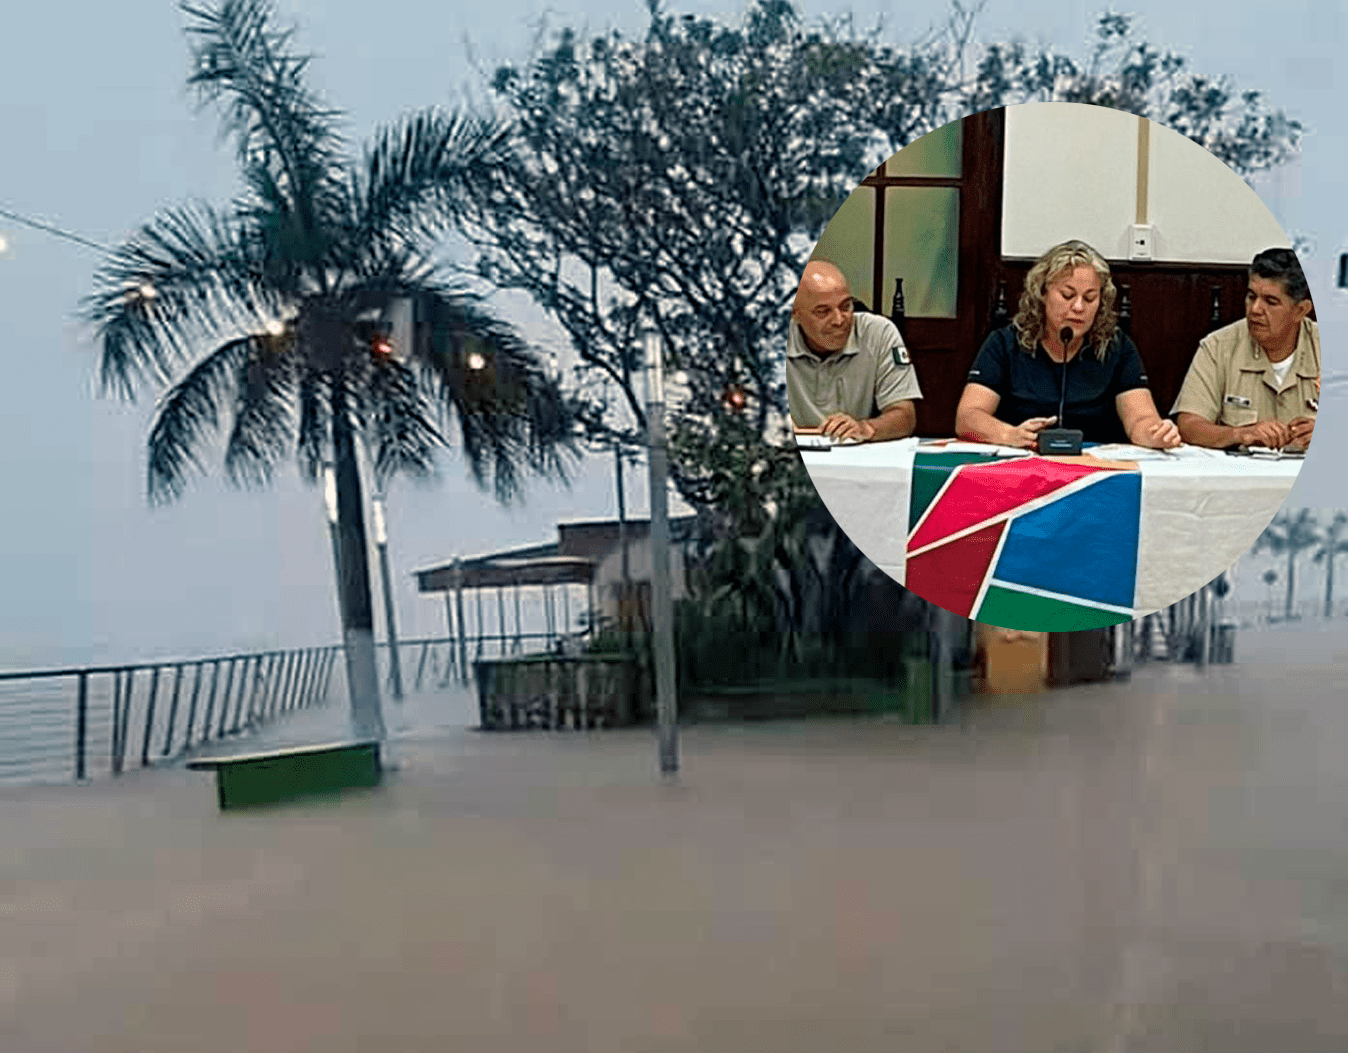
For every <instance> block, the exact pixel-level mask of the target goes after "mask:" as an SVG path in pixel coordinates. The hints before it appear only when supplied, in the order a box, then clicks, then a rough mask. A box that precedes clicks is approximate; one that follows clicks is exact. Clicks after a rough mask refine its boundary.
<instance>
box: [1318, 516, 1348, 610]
mask: <svg viewBox="0 0 1348 1053" xmlns="http://www.w3.org/2000/svg"><path fill="white" fill-rule="evenodd" d="M1345 526H1348V512H1343V511H1340V512H1335V513H1334V520H1333V522H1331V523H1330V524H1329V525H1328V526H1327V527H1325V532H1324V533H1323V534H1322V535H1321V536H1320V537H1319V538H1318V541H1319V543H1320V546H1319V548H1317V549H1316V550H1315V562H1316V563H1324V565H1325V617H1326V618H1332V617H1334V560H1335V558H1336V557H1337V556H1340V555H1342V554H1343V553H1345V552H1348V537H1344V536H1343V528H1344V527H1345Z"/></svg>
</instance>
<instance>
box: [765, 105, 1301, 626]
mask: <svg viewBox="0 0 1348 1053" xmlns="http://www.w3.org/2000/svg"><path fill="white" fill-rule="evenodd" d="M1290 246H1291V243H1290V241H1289V239H1288V238H1287V236H1286V235H1285V234H1284V233H1283V231H1282V229H1281V228H1280V227H1279V226H1278V224H1277V221H1276V220H1275V219H1274V218H1273V216H1272V214H1271V213H1270V212H1269V210H1268V209H1267V208H1266V207H1265V206H1264V204H1263V203H1262V202H1261V201H1260V200H1259V198H1258V196H1257V195H1256V194H1255V193H1254V191H1253V190H1251V189H1250V188H1249V187H1248V186H1247V185H1246V184H1245V182H1244V181H1243V180H1242V179H1241V178H1240V177H1239V176H1237V175H1236V174H1235V173H1234V172H1232V171H1231V169H1230V168H1228V167H1227V166H1226V165H1225V164H1223V163H1222V162H1221V161H1219V160H1218V159H1217V158H1216V157H1214V156H1213V155H1212V154H1210V153H1208V152H1207V151H1206V150H1204V149H1203V148H1202V147H1201V146H1199V145H1197V144H1195V143H1194V142H1192V141H1191V140H1189V139H1187V138H1185V137H1184V136H1182V135H1180V134H1178V133H1176V132H1174V131H1171V130H1169V129H1167V128H1165V127H1163V126H1161V125H1158V124H1156V123H1154V122H1152V121H1150V120H1147V119H1146V118H1142V117H1137V116H1135V115H1133V114H1128V113H1124V112H1122V111H1118V110H1111V109H1106V108H1103V107H1096V106H1084V105H1077V104H1072V103H1032V104H1026V105H1022V106H1013V107H1008V108H1006V109H1001V110H990V111H988V112H985V113H980V114H975V115H973V116H971V117H966V118H964V119H963V120H961V121H956V122H954V123H952V124H948V125H946V126H945V127H943V128H940V129H938V130H937V131H935V132H932V133H931V134H929V135H926V136H924V137H923V138H921V139H919V140H917V141H916V142H914V143H912V144H910V145H909V146H907V147H905V148H904V149H903V150H901V151H900V152H899V153H897V154H895V155H894V156H893V157H891V158H890V159H889V160H888V161H886V162H885V163H884V164H882V165H881V166H880V167H879V168H878V169H876V171H875V172H874V173H872V174H871V175H870V176H868V177H867V178H866V179H865V180H864V181H863V182H862V183H861V185H860V186H859V187H857V189H856V190H855V191H854V192H853V193H852V194H851V195H850V196H849V197H848V199H847V200H846V202H845V203H844V204H843V206H842V208H840V209H839V210H838V213H837V214H836V215H835V216H834V217H833V219H832V221H831V222H830V223H829V225H828V227H827V229H826V230H825V231H824V233H823V236H822V237H821V238H820V239H819V243H818V244H817V245H816V247H815V250H814V253H813V254H812V256H811V260H810V263H809V264H808V266H807V267H806V269H805V273H804V275H803V276H802V278H801V283H800V287H799V290H798V291H797V294H796V298H795V302H794V304H793V306H792V323H791V326H790V335H789V338H788V344H787V351H786V379H787V393H788V399H789V403H790V408H791V418H792V424H793V426H794V428H795V432H796V441H797V443H798V444H799V446H800V448H801V456H802V458H803V459H804V462H805V465H806V467H807V469H808V470H809V473H810V477H811V479H812V480H813V481H814V484H815V487H816V488H817V489H818V491H819V494H820V497H821V498H822V499H823V501H824V503H825V505H826V506H827V507H828V509H829V511H830V512H831V513H832V515H833V517H834V518H835V519H836V520H837V522H838V525H839V526H840V527H842V529H843V530H844V531H845V532H846V533H847V535H848V536H849V537H850V538H851V539H852V541H853V542H854V543H855V544H856V545H857V547H858V548H859V549H860V550H861V551H862V552H863V553H864V554H865V555H866V556H867V557H868V558H869V559H871V561H872V562H874V563H875V564H876V565H877V566H879V567H880V568H881V569H882V570H884V571H885V572H886V573H888V574H889V575H890V576H891V577H893V578H894V579H895V580H896V581H898V582H899V583H900V584H902V585H904V586H906V587H907V588H908V589H910V590H911V591H913V592H915V593H917V594H918V595H920V596H922V597H923V598H924V599H927V600H929V601H931V602H932V603H935V604H937V605H939V606H941V607H943V608H945V609H946V610H948V611H951V612H953V613H956V614H960V615H963V616H965V617H968V618H971V619H974V620H976V621H979V622H982V623H985V624H989V625H996V626H1003V627H1006V628H1009V629H1019V630H1027V631H1038V632H1045V631H1049V632H1065V631H1073V630H1078V629H1092V628H1099V627H1102V626H1107V625H1114V624H1118V623H1121V622H1125V621H1129V620H1131V619H1133V618H1137V617H1140V616H1142V615H1145V614H1149V613H1151V612H1153V611H1157V610H1160V609H1161V608H1164V607H1168V606H1170V605H1171V604H1173V603H1176V602H1178V601H1179V600H1181V599H1183V598H1185V597H1186V596H1189V595H1191V594H1192V593H1194V592H1196V591H1197V590H1198V589H1200V588H1202V587H1203V586H1204V585H1206V584H1207V583H1208V582H1210V581H1212V580H1213V579H1214V578H1216V577H1217V576H1218V575H1220V574H1221V573H1222V572H1223V571H1225V570H1226V569H1227V568H1228V567H1230V566H1231V564H1232V563H1234V562H1235V561H1236V559H1238V558H1239V557H1240V556H1241V555H1242V554H1244V553H1245V552H1246V551H1247V550H1248V549H1249V548H1250V546H1251V545H1252V544H1253V543H1254V541H1255V539H1256V538H1257V537H1258V536H1259V534H1260V533H1261V532H1262V531H1263V529H1264V527H1265V526H1267V525H1268V523H1269V521H1270V520H1271V519H1272V518H1273V516H1274V515H1275V514H1276V513H1277V511H1278V509H1279V507H1280V506H1281V505H1282V503H1283V501H1284V499H1285V498H1286V497H1287V495H1288V493H1289V492H1290V491H1291V489H1292V485H1293V483H1294V482H1295V480H1296V476H1297V473H1298V471H1299V469H1300V466H1301V463H1302V460H1303V458H1304V457H1305V456H1306V454H1307V451H1308V449H1309V447H1310V445H1311V441H1312V439H1313V436H1314V429H1315V419H1316V414H1317V411H1318V409H1319V395H1320V336H1319V329H1318V328H1317V325H1316V321H1315V310H1314V305H1313V304H1312V302H1311V296H1310V290H1309V288H1308V286H1307V283H1306V279H1305V277H1304V275H1303V274H1302V270H1301V266H1300V264H1299V263H1298V261H1297V257H1296V254H1295V253H1294V252H1293V251H1292V249H1291V247H1290Z"/></svg>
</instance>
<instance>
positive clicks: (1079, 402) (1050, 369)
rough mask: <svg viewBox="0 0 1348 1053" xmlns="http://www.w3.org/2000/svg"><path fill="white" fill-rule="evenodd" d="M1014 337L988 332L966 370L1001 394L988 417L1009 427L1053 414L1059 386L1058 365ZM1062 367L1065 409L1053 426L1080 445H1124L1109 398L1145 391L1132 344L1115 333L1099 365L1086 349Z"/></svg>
mask: <svg viewBox="0 0 1348 1053" xmlns="http://www.w3.org/2000/svg"><path fill="white" fill-rule="evenodd" d="M1016 337H1017V333H1016V328H1015V326H1011V325H1008V326H1006V327H1004V328H1002V329H998V330H996V331H995V332H993V333H992V335H991V336H989V337H988V338H987V340H986V341H984V343H983V347H982V350H980V351H979V352H978V357H977V358H975V359H974V364H973V366H972V367H971V368H970V370H969V382H970V383H971V384H981V385H983V387H985V388H991V389H992V390H993V391H995V392H997V394H998V395H1000V396H1001V401H1000V402H999V403H998V404H997V412H996V413H995V414H993V416H995V417H996V418H997V419H998V420H999V421H1002V422H1003V423H1006V424H1010V425H1013V426H1015V425H1020V424H1023V423H1024V422H1025V421H1027V420H1029V419H1030V418H1031V417H1055V416H1057V415H1058V400H1059V397H1060V396H1061V394H1062V383H1063V364H1062V363H1060V362H1055V361H1053V359H1052V358H1050V357H1049V354H1048V352H1047V351H1045V350H1044V348H1043V345H1042V344H1041V345H1039V346H1038V347H1036V348H1035V349H1034V352H1033V354H1031V353H1030V352H1028V351H1026V350H1025V349H1024V348H1022V347H1021V346H1020V344H1019V342H1018V341H1017V339H1016ZM1066 368H1067V404H1066V409H1065V410H1064V411H1063V419H1062V420H1060V421H1058V423H1057V424H1056V425H1054V427H1060V428H1076V429H1079V430H1080V431H1081V433H1082V440H1083V441H1084V442H1127V441H1128V436H1127V434H1126V433H1125V432H1124V430H1123V422H1122V421H1120V420H1119V414H1118V410H1117V409H1116V408H1115V406H1114V399H1115V397H1116V396H1118V395H1120V394H1122V393H1123V392H1125V391H1133V390H1134V389H1136V388H1146V387H1147V374H1146V372H1145V370H1144V369H1143V367H1142V358H1141V356H1139V355H1138V353H1137V347H1136V345H1134V343H1133V342H1132V340H1130V339H1129V338H1128V337H1126V336H1124V335H1123V334H1122V333H1115V334H1114V340H1113V341H1112V342H1111V343H1110V345H1109V350H1108V352H1107V353H1106V354H1105V359H1104V361H1103V362H1102V361H1100V359H1098V358H1097V357H1096V352H1095V348H1094V347H1090V346H1087V347H1083V348H1082V349H1081V350H1080V351H1079V352H1077V355H1076V357H1075V358H1073V359H1072V360H1071V361H1070V362H1068V363H1067V364H1066Z"/></svg>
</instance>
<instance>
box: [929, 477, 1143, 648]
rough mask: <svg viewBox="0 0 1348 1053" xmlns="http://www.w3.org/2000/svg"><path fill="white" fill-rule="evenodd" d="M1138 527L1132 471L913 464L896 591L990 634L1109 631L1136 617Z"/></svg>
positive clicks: (1138, 500) (1138, 492)
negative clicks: (991, 628) (901, 577)
mask: <svg viewBox="0 0 1348 1053" xmlns="http://www.w3.org/2000/svg"><path fill="white" fill-rule="evenodd" d="M1141 515H1142V475H1141V473H1140V472H1139V471H1137V470H1136V469H1119V468H1111V467H1106V466H1103V465H1091V464H1082V463H1063V462H1057V461H1050V460H1045V459H1042V458H1038V457H1026V458H1014V459H1008V458H1005V457H1002V458H998V457H996V456H994V455H990V454H979V453H917V454H916V455H915V457H914V460H913V476H912V488H911V490H910V498H909V515H908V524H909V532H908V541H907V555H906V568H905V584H906V585H907V587H908V588H910V589H912V590H913V591H914V592H916V593H917V594H918V595H920V596H922V597H924V598H925V599H928V600H930V601H931V602H933V603H936V604H938V605H939V606H941V607H944V608H945V609H946V610H949V611H953V612H955V613H957V614H962V615H964V616H965V617H968V618H973V619H975V620H976V621H980V622H985V623H987V624H990V625H1007V626H1012V627H1021V626H1025V625H1033V626H1035V627H1037V628H1039V629H1040V630H1041V631H1049V632H1071V631H1075V630H1077V629H1092V628H1098V627H1100V626H1105V625H1116V624H1118V623H1120V622H1126V621H1129V620H1131V619H1132V617H1133V596H1134V591H1135V588H1136V584H1137V553H1138V537H1139V532H1140V522H1141Z"/></svg>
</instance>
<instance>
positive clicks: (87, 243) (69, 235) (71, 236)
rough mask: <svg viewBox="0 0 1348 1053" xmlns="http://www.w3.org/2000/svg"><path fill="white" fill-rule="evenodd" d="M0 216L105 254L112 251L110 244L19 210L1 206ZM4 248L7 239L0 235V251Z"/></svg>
mask: <svg viewBox="0 0 1348 1053" xmlns="http://www.w3.org/2000/svg"><path fill="white" fill-rule="evenodd" d="M0 216H4V217H5V218H6V219H9V220H13V221H14V222H15V223H22V224H23V225H24V226H25V227H32V228H33V229H34V230H40V231H42V232H44V233H46V234H52V235H55V236H56V237H58V238H65V239H66V240H67V241H73V242H75V244H77V245H83V246H84V247H85V248H88V249H96V250H97V251H99V252H101V253H104V254H105V255H106V254H108V253H110V252H112V249H110V248H109V247H108V246H106V245H100V244H99V243H98V242H96V241H94V240H92V239H91V238H86V237H85V236H84V235H83V234H76V233H74V232H72V231H69V230H62V229H61V228H60V227H57V226H53V225H52V224H50V223H43V222H42V221H41V220H39V219H30V218H29V217H28V216H24V215H21V214H20V213H18V212H13V211H11V210H10V209H7V208H0ZM4 249H5V239H4V238H3V237H0V252H3V251H4Z"/></svg>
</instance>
